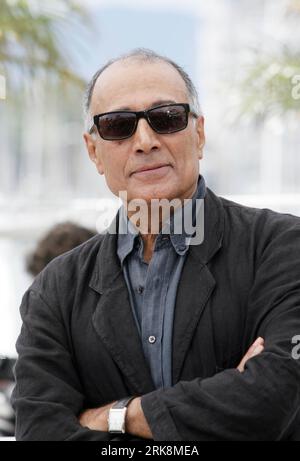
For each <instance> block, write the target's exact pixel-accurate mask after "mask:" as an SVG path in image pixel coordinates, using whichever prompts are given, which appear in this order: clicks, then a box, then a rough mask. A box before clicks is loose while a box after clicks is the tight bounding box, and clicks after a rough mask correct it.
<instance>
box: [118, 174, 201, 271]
mask: <svg viewBox="0 0 300 461" xmlns="http://www.w3.org/2000/svg"><path fill="white" fill-rule="evenodd" d="M205 194H206V184H205V180H204V177H203V176H202V175H199V178H198V183H197V189H196V191H195V193H194V195H193V197H192V199H191V200H189V201H188V203H186V204H185V205H184V208H185V209H186V208H192V210H193V225H194V222H195V216H194V211H195V210H196V206H195V205H196V199H204V197H205ZM181 211H182V210H180V209H178V210H176V211H175V212H174V214H173V215H172V216H171V219H170V220H169V221H168V222H167V223H165V225H164V226H163V228H162V230H161V232H160V233H159V235H158V236H157V238H156V241H155V246H157V244H160V241H161V240H162V238H163V237H165V236H166V234H169V235H170V241H171V243H172V245H173V248H174V250H175V251H176V253H177V254H179V255H184V254H185V253H186V252H187V250H188V247H189V240H190V238H191V237H192V235H191V234H188V233H186V232H185V229H184V226H183V227H182V229H183V232H182V233H181V234H176V233H175V232H174V230H176V223H177V224H179V223H180V220H182V216H183V213H182V212H181ZM138 236H139V232H138V230H137V229H136V227H135V226H134V225H133V224H132V222H131V221H130V220H129V219H128V217H127V214H126V211H125V208H124V206H123V205H122V206H121V207H120V209H119V235H118V249H117V252H118V257H119V259H120V262H121V264H123V262H124V259H125V258H126V256H128V255H129V254H130V253H131V252H132V250H133V247H134V245H135V242H136V240H137V239H140V238H139V237H138Z"/></svg>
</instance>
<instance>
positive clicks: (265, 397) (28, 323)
mask: <svg viewBox="0 0 300 461" xmlns="http://www.w3.org/2000/svg"><path fill="white" fill-rule="evenodd" d="M116 243H117V239H116V236H115V235H111V234H109V233H107V234H105V235H97V236H96V237H94V238H92V239H90V240H89V241H88V242H87V243H85V244H83V245H81V246H79V247H77V248H76V249H74V250H72V251H70V252H68V253H66V254H64V255H63V256H60V257H58V258H56V259H55V260H54V261H52V262H51V263H50V264H49V265H48V266H47V268H46V269H45V270H44V271H43V272H42V273H41V274H40V275H39V276H38V277H37V278H36V280H35V281H34V283H33V285H32V286H31V287H30V288H29V290H28V291H27V292H26V293H25V295H24V297H23V301H22V305H21V314H22V318H23V327H22V332H21V334H20V337H19V339H18V342H17V349H18V353H19V360H18V362H17V365H16V370H15V372H16V380H17V384H16V388H15V391H14V394H13V399H12V401H13V405H14V408H15V409H16V412H17V430H16V437H17V439H18V440H99V441H100V440H111V439H113V436H112V435H110V434H108V433H106V432H100V431H90V430H88V429H86V428H81V427H80V425H79V424H78V420H77V416H78V414H79V413H80V412H81V411H82V410H83V409H84V408H91V407H97V406H102V405H104V404H106V403H108V402H111V401H113V400H117V399H119V398H122V397H125V396H127V395H132V394H135V395H143V398H142V407H143V410H144V413H145V416H146V418H147V420H148V422H149V425H150V428H151V430H152V433H153V435H154V439H155V440H192V441H195V440H300V412H299V408H300V360H295V358H293V357H292V348H293V347H295V344H293V343H292V339H293V337H294V336H297V335H300V218H297V217H294V216H291V215H283V214H279V213H275V212H273V211H270V210H259V209H254V208H248V207H244V206H242V205H239V204H236V203H233V202H230V201H228V200H225V199H223V198H220V197H217V196H216V195H215V194H214V193H213V192H212V191H211V190H210V189H207V195H206V198H205V239H204V243H203V244H202V245H200V246H191V247H190V250H189V254H188V257H187V259H186V262H185V265H184V267H183V271H182V275H181V279H180V282H179V287H178V292H177V297H176V306H175V318H174V333H173V346H172V348H173V358H172V365H173V382H174V383H176V384H175V385H174V386H173V387H170V388H166V389H159V390H155V388H154V385H153V382H152V378H151V375H150V371H149V368H148V366H147V363H146V361H145V358H144V355H143V349H142V345H141V342H140V339H139V335H138V332H137V330H136V326H135V323H134V319H133V316H132V311H131V308H130V305H129V299H128V292H127V288H126V284H125V281H124V277H123V274H122V271H121V267H120V264H119V260H118V257H117V254H116ZM258 336H262V337H263V338H264V339H265V350H264V352H263V353H261V354H260V355H259V356H257V357H255V358H253V359H251V360H249V361H248V362H247V364H246V369H245V371H244V373H240V372H239V371H238V370H237V369H236V366H237V365H238V363H239V362H240V360H241V358H242V357H243V355H244V354H245V352H246V351H247V349H248V347H249V346H250V345H251V344H252V342H253V341H254V340H255V339H256V338H257V337H258ZM122 438H124V439H126V438H128V439H129V438H130V436H128V435H124V436H121V437H120V439H122Z"/></svg>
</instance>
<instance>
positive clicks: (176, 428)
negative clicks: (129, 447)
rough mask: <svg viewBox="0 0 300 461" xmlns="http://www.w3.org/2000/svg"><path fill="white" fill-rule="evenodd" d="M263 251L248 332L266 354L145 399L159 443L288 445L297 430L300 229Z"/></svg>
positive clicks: (267, 244) (283, 233)
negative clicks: (264, 442) (262, 343)
mask: <svg viewBox="0 0 300 461" xmlns="http://www.w3.org/2000/svg"><path fill="white" fill-rule="evenodd" d="M261 245H262V246H263V247H264V248H263V250H262V252H261V256H260V258H259V264H258V268H257V270H256V273H255V279H254V283H253V286H252V288H251V291H250V294H249V298H248V309H247V311H248V317H247V321H246V324H247V323H248V324H247V325H246V328H247V329H249V330H251V332H252V335H253V337H254V338H256V337H258V336H262V337H263V338H264V339H265V349H264V351H263V352H262V353H261V354H260V355H259V356H256V357H254V358H252V359H250V360H249V361H248V362H247V363H246V366H245V371H244V372H243V373H240V372H239V371H238V370H237V369H227V370H225V371H223V372H221V373H218V374H216V375H215V376H213V377H210V378H207V379H194V380H192V381H189V382H188V381H179V382H178V383H177V384H176V385H174V386H173V387H170V388H166V389H159V390H156V391H153V392H151V393H149V394H146V395H144V396H143V397H142V400H141V404H142V408H143V411H144V414H145V417H146V419H147V421H148V424H149V426H150V428H151V431H152V433H153V437H154V440H179V441H180V440H194V441H195V440H200V441H201V440H203V441H204V440H228V441H230V440H237V441H238V440H285V439H286V438H287V437H289V434H290V432H292V431H293V430H294V428H295V420H296V419H297V415H298V418H299V416H300V411H299V410H300V360H296V358H297V357H295V354H292V349H293V348H294V347H295V341H294V342H293V338H294V337H295V336H297V335H299V334H300V227H299V221H297V224H295V221H294V224H293V225H290V222H288V223H287V226H286V229H285V230H284V229H282V231H281V232H280V233H277V235H276V236H274V235H273V236H272V238H270V239H269V238H268V239H264V243H263V244H262V243H261ZM254 335H255V336H254ZM248 336H249V337H250V335H248ZM298 337H299V336H298ZM249 345H250V344H249ZM297 421H298V424H299V419H298V420H297Z"/></svg>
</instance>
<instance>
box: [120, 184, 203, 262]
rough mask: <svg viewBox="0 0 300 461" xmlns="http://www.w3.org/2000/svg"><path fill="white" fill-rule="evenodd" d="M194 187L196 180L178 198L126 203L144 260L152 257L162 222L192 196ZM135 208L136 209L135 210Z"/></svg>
mask: <svg viewBox="0 0 300 461" xmlns="http://www.w3.org/2000/svg"><path fill="white" fill-rule="evenodd" d="M196 189H197V181H196V183H195V184H194V185H193V188H191V190H190V191H189V192H188V193H187V194H186V195H185V196H184V197H183V198H180V199H179V198H177V199H172V200H168V199H164V200H162V199H160V200H150V202H145V201H141V200H133V201H132V202H131V204H130V207H129V205H128V204H127V208H126V209H127V216H128V219H130V221H131V223H132V224H133V225H134V226H135V227H136V228H137V229H138V231H139V233H140V236H141V238H142V240H143V243H144V260H145V261H146V262H149V261H150V260H151V258H152V255H153V251H154V246H155V240H156V237H157V235H158V234H159V233H160V232H161V230H162V227H163V225H164V223H165V222H166V221H167V220H169V219H170V217H171V215H172V214H173V213H174V212H175V211H176V209H178V208H179V207H180V206H183V204H184V200H186V199H190V198H192V197H193V195H194V194H195V192H196ZM137 209H138V211H136V210H137ZM133 210H134V211H133Z"/></svg>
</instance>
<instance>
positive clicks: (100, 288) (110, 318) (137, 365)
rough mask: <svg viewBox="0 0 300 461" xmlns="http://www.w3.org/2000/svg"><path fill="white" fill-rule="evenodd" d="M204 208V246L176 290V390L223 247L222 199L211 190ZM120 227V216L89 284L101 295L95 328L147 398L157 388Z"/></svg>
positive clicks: (194, 252)
mask: <svg viewBox="0 0 300 461" xmlns="http://www.w3.org/2000/svg"><path fill="white" fill-rule="evenodd" d="M204 206H205V210H204V219H205V221H204V241H203V243H202V244H201V245H191V246H190V249H189V252H188V256H187V259H186V261H185V264H184V267H183V270H182V274H181V278H180V282H179V285H178V290H177V297H176V303H175V313H174V324H173V346H172V368H173V372H172V377H173V383H174V384H176V382H178V380H179V378H180V372H181V370H182V366H183V363H184V359H185V357H186V354H187V352H188V349H189V345H190V342H191V340H192V337H193V335H194V332H195V329H196V326H197V324H198V322H199V320H200V318H201V315H202V313H203V310H204V308H205V306H206V305H207V303H208V301H209V299H210V297H211V295H212V293H213V290H214V288H215V285H216V282H215V280H214V277H213V275H212V274H211V272H210V270H209V268H208V266H207V263H208V262H209V261H210V259H211V258H212V257H213V256H214V255H215V253H216V252H217V251H218V250H219V249H220V248H221V246H222V238H223V232H224V210H223V206H222V204H221V201H220V199H219V198H218V197H217V196H215V195H214V194H213V192H212V191H210V189H209V188H207V192H206V196H205V200H204ZM117 223H118V214H117V216H116V217H115V219H114V221H113V222H112V225H111V226H110V230H109V231H108V233H106V234H105V236H104V238H103V240H102V243H101V246H100V249H99V252H98V256H97V262H96V266H95V269H94V272H93V275H92V278H91V282H90V287H91V288H93V289H94V290H95V291H97V292H98V293H100V295H101V296H100V299H99V302H98V305H97V308H96V310H95V313H94V315H93V325H94V328H95V330H96V332H97V334H98V335H99V337H100V339H101V341H102V342H103V343H104V344H105V346H106V347H107V349H108V351H109V352H110V354H111V355H112V358H113V360H114V361H115V362H116V363H117V364H118V366H119V368H120V369H121V370H122V372H123V373H124V375H125V376H126V378H127V380H128V382H129V383H130V385H131V387H132V389H133V391H134V392H135V393H136V394H138V395H143V394H146V393H148V392H151V391H153V390H155V386H154V383H153V380H152V377H151V372H150V369H149V367H148V365H147V362H146V359H145V356H144V353H143V348H142V344H141V340H140V337H139V333H138V330H137V328H136V324H135V320H134V317H133V313H132V309H131V306H130V301H129V296H128V290H127V286H126V282H125V279H124V277H123V273H122V269H121V265H120V263H119V259H118V256H117V235H116V233H113V230H114V229H116V228H117V225H118V224H117ZM110 232H111V233H110Z"/></svg>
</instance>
